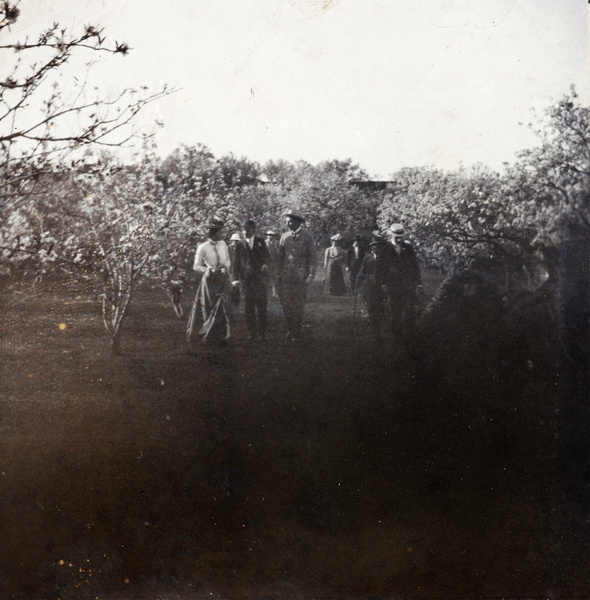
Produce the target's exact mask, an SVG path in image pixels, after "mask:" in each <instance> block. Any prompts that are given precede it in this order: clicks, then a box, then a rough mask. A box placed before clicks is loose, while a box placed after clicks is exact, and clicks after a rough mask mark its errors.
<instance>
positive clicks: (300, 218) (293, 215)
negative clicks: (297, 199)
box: [285, 210, 305, 223]
mask: <svg viewBox="0 0 590 600" xmlns="http://www.w3.org/2000/svg"><path fill="white" fill-rule="evenodd" d="M285 216H286V217H289V218H291V219H297V220H298V221H301V222H302V223H305V217H303V216H301V215H300V214H299V213H298V212H297V211H294V210H292V211H291V212H288V213H287V214H286V215H285Z"/></svg>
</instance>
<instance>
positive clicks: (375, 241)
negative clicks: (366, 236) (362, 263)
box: [369, 234, 387, 246]
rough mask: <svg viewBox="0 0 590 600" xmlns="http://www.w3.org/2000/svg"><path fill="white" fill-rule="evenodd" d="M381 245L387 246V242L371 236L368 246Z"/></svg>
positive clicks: (376, 236) (379, 237)
mask: <svg viewBox="0 0 590 600" xmlns="http://www.w3.org/2000/svg"><path fill="white" fill-rule="evenodd" d="M381 244H387V242H386V241H385V239H384V238H383V237H382V236H380V235H376V234H373V237H372V238H371V241H370V242H369V246H380V245H381Z"/></svg>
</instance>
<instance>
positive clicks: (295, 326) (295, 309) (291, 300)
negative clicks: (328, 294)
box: [279, 281, 307, 338]
mask: <svg viewBox="0 0 590 600" xmlns="http://www.w3.org/2000/svg"><path fill="white" fill-rule="evenodd" d="M279 289H280V297H281V305H282V307H283V315H284V316H285V324H286V325H287V333H288V334H289V335H290V336H291V337H293V338H297V337H299V336H300V335H301V328H302V324H303V309H304V307H305V301H306V300H307V285H306V284H305V281H282V282H281V284H280V288H279Z"/></svg>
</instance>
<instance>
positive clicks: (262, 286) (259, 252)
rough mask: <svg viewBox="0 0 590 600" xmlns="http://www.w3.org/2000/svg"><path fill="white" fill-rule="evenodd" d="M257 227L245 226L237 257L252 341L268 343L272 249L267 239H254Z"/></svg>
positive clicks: (251, 222)
mask: <svg viewBox="0 0 590 600" xmlns="http://www.w3.org/2000/svg"><path fill="white" fill-rule="evenodd" d="M255 232H256V223H255V222H254V221H252V220H251V219H249V220H248V221H246V222H245V223H244V229H243V232H242V233H243V236H244V242H243V243H242V244H241V245H240V247H239V250H238V252H237V254H236V269H235V270H236V273H237V274H238V276H239V279H240V282H241V284H242V289H243V291H244V307H245V312H246V327H247V329H248V339H249V341H257V340H258V341H260V342H266V325H267V320H268V318H267V304H268V293H267V289H268V281H267V277H268V258H269V255H268V248H267V247H266V242H265V241H264V239H263V238H261V237H259V236H257V235H254V234H255Z"/></svg>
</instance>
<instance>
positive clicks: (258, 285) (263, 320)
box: [244, 278, 268, 337]
mask: <svg viewBox="0 0 590 600" xmlns="http://www.w3.org/2000/svg"><path fill="white" fill-rule="evenodd" d="M267 305H268V294H267V283H266V280H265V279H263V278H259V279H253V280H249V281H248V280H246V281H245V282H244V308H245V313H246V328H247V329H248V333H249V334H250V335H251V336H253V337H256V336H257V335H260V336H262V337H263V336H264V335H265V333H266V324H267V322H268V315H267Z"/></svg>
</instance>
